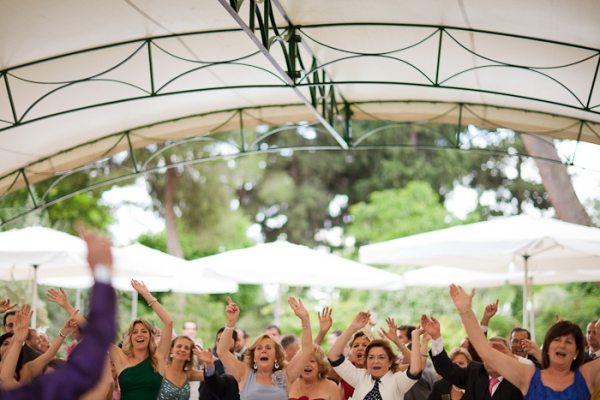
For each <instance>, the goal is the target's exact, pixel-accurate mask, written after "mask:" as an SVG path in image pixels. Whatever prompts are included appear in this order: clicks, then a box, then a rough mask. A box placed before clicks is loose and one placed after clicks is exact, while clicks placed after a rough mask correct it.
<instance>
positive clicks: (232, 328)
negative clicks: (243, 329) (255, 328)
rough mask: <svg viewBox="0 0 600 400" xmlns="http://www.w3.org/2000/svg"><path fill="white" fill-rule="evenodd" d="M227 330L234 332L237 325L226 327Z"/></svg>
mask: <svg viewBox="0 0 600 400" xmlns="http://www.w3.org/2000/svg"><path fill="white" fill-rule="evenodd" d="M225 329H227V330H228V331H232V330H234V329H235V325H234V326H227V325H225Z"/></svg>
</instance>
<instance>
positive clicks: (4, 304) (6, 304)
mask: <svg viewBox="0 0 600 400" xmlns="http://www.w3.org/2000/svg"><path fill="white" fill-rule="evenodd" d="M16 306H18V304H17V303H15V304H10V299H6V300H0V314H3V313H5V312H7V311H8V310H10V309H13V308H15V307H16Z"/></svg>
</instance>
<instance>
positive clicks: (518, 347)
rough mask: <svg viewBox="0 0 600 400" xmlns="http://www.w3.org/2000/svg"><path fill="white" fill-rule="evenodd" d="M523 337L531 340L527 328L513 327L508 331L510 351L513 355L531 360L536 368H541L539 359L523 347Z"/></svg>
mask: <svg viewBox="0 0 600 400" xmlns="http://www.w3.org/2000/svg"><path fill="white" fill-rule="evenodd" d="M524 339H528V340H531V333H529V331H528V330H527V329H523V328H514V329H513V330H512V331H510V346H511V351H512V353H513V354H514V355H515V356H518V357H523V358H526V359H528V360H531V362H533V365H535V366H536V368H542V366H541V365H540V362H539V360H538V359H537V358H535V357H534V356H532V355H531V354H527V352H526V351H525V350H524V349H523V340H524Z"/></svg>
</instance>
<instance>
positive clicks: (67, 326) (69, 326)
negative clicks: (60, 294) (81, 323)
mask: <svg viewBox="0 0 600 400" xmlns="http://www.w3.org/2000/svg"><path fill="white" fill-rule="evenodd" d="M77 314H79V310H76V311H75V312H74V313H73V315H71V316H70V317H69V318H68V319H67V320H66V321H65V323H64V325H63V327H62V328H61V329H60V331H61V332H62V333H63V334H65V335H68V334H69V333H71V332H73V330H74V329H75V328H76V327H77V322H76V317H77Z"/></svg>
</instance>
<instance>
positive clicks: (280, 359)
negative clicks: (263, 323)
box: [244, 333, 287, 372]
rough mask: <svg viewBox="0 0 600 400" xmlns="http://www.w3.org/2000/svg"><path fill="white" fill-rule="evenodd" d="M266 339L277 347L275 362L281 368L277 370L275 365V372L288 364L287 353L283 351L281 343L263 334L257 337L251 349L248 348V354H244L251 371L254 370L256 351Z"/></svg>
mask: <svg viewBox="0 0 600 400" xmlns="http://www.w3.org/2000/svg"><path fill="white" fill-rule="evenodd" d="M265 338H267V339H270V340H271V341H272V342H273V345H274V347H275V361H277V364H279V367H278V368H275V365H273V372H275V371H277V370H280V369H283V367H284V366H285V365H286V364H287V362H286V361H285V352H284V351H283V347H282V346H281V343H279V342H276V341H275V340H273V338H272V337H271V336H269V334H267V333H263V334H262V335H260V336H259V337H257V338H256V339H255V340H254V342H253V343H252V344H251V345H250V347H248V350H246V354H244V362H245V363H246V365H247V366H248V367H250V369H252V370H253V369H254V351H255V350H256V348H257V347H258V345H259V344H260V342H261V341H262V340H263V339H265Z"/></svg>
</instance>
